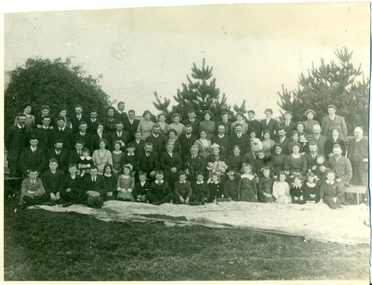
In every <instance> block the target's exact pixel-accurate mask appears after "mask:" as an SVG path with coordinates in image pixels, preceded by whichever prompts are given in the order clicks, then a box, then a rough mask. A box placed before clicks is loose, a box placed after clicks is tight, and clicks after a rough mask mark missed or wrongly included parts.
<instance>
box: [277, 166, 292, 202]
mask: <svg viewBox="0 0 372 285" xmlns="http://www.w3.org/2000/svg"><path fill="white" fill-rule="evenodd" d="M286 178H287V176H286V174H285V172H284V171H280V172H279V175H278V179H279V180H278V181H275V182H274V184H273V196H274V198H275V202H276V203H278V204H289V203H291V201H292V198H291V195H289V185H288V183H287V182H286V181H285V179H286Z"/></svg>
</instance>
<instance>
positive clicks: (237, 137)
mask: <svg viewBox="0 0 372 285" xmlns="http://www.w3.org/2000/svg"><path fill="white" fill-rule="evenodd" d="M242 129H243V127H242V125H241V124H239V123H237V124H236V125H235V133H234V134H232V135H231V136H230V154H231V153H232V152H233V147H234V146H235V145H238V146H239V147H240V153H241V154H244V153H246V152H248V151H249V150H250V148H251V144H250V141H249V139H248V136H247V135H246V134H243V133H242Z"/></svg>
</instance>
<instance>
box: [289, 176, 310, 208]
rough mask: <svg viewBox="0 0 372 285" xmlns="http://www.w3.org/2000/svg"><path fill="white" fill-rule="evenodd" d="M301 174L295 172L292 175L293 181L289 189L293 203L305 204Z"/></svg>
mask: <svg viewBox="0 0 372 285" xmlns="http://www.w3.org/2000/svg"><path fill="white" fill-rule="evenodd" d="M302 187H303V186H302V175H301V174H299V173H297V174H295V175H294V181H293V183H292V187H291V190H290V192H289V193H290V194H291V197H292V203H293V204H305V203H306V200H305V196H304V192H303V189H302Z"/></svg>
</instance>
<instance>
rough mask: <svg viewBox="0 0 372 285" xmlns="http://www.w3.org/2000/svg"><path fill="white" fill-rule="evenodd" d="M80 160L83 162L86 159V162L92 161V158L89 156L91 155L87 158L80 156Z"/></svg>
mask: <svg viewBox="0 0 372 285" xmlns="http://www.w3.org/2000/svg"><path fill="white" fill-rule="evenodd" d="M80 159H81V160H85V159H86V160H90V159H92V157H91V156H89V155H88V156H87V157H84V156H80Z"/></svg>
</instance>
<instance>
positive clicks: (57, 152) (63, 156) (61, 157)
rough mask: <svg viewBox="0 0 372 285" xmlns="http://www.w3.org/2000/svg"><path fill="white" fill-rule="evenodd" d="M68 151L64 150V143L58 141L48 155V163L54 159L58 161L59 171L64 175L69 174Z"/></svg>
mask: <svg viewBox="0 0 372 285" xmlns="http://www.w3.org/2000/svg"><path fill="white" fill-rule="evenodd" d="M68 155H69V152H68V150H66V149H64V148H63V141H62V140H56V141H55V142H54V148H53V149H50V150H49V151H48V153H47V161H50V160H51V159H52V158H54V159H56V160H57V164H58V170H61V171H62V172H63V173H67V170H68Z"/></svg>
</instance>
